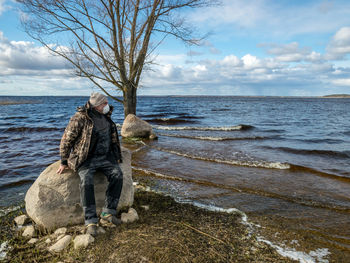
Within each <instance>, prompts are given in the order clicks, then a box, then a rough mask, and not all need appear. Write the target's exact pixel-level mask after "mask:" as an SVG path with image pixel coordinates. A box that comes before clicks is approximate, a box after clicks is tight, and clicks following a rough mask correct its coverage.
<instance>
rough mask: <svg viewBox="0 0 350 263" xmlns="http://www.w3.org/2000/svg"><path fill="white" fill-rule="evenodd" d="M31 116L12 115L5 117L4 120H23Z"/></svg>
mask: <svg viewBox="0 0 350 263" xmlns="http://www.w3.org/2000/svg"><path fill="white" fill-rule="evenodd" d="M28 118H29V117H26V116H11V117H5V118H4V120H22V119H28Z"/></svg>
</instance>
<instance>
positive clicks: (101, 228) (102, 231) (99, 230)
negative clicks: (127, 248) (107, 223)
mask: <svg viewBox="0 0 350 263" xmlns="http://www.w3.org/2000/svg"><path fill="white" fill-rule="evenodd" d="M97 234H98V235H101V234H102V235H103V234H106V230H104V229H103V227H100V226H99V227H98V228H97Z"/></svg>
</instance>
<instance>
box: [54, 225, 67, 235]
mask: <svg viewBox="0 0 350 263" xmlns="http://www.w3.org/2000/svg"><path fill="white" fill-rule="evenodd" d="M66 232H67V228H65V227H61V228H58V229H56V231H55V233H54V234H55V235H58V236H59V235H62V234H66Z"/></svg>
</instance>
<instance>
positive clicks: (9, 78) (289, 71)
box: [0, 0, 350, 96]
mask: <svg viewBox="0 0 350 263" xmlns="http://www.w3.org/2000/svg"><path fill="white" fill-rule="evenodd" d="M185 15H186V19H187V21H188V22H189V23H190V24H191V25H192V26H193V28H195V29H196V31H197V32H200V33H206V32H208V33H209V35H208V37H207V38H206V39H205V40H204V41H203V42H202V44H201V45H200V46H192V47H188V46H186V45H184V44H183V43H182V42H180V41H179V40H176V39H174V38H167V39H166V40H165V41H164V42H163V43H162V45H161V46H159V47H158V49H157V50H156V51H155V53H154V56H155V58H156V65H155V66H153V68H152V70H145V71H144V72H143V76H142V81H141V83H140V87H139V90H138V94H139V95H222V96H225V95H230V96H231V95H233V96H235V95H239V96H322V95H327V94H343V93H346V94H350V61H349V58H350V1H348V0H342V1H341V0H339V1H338V0H325V1H322V0H318V1H316V0H278V1H277V0H250V1H246V0H222V4H221V5H220V6H211V7H206V8H204V9H197V10H192V11H188V12H186V14H185ZM92 91H98V88H97V87H94V85H93V84H92V83H91V82H89V81H88V80H86V79H82V78H79V77H76V76H75V75H74V73H73V71H72V70H71V69H70V67H69V65H67V63H66V61H64V59H63V58H61V57H57V56H53V55H52V54H50V53H49V52H48V50H47V49H46V48H45V47H42V46H41V45H40V44H39V43H37V42H35V41H34V40H33V39H31V38H30V37H29V36H28V35H26V33H25V32H24V31H23V29H22V28H21V25H20V12H19V11H18V9H17V7H16V3H15V1H14V0H0V96H1V95H4V96H7V95H16V96H41V95H43V96H47V95H59V96H67V95H74V96H76V95H86V96H88V95H89V94H90V93H91V92H92ZM116 95H118V93H116Z"/></svg>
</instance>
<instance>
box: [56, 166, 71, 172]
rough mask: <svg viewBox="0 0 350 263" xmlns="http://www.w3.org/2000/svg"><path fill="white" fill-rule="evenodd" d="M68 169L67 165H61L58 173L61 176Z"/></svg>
mask: <svg viewBox="0 0 350 263" xmlns="http://www.w3.org/2000/svg"><path fill="white" fill-rule="evenodd" d="M66 168H68V166H67V165H64V164H61V165H60V168H58V170H57V172H56V173H58V174H61V173H63V171H64V170H65V169H66Z"/></svg>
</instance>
